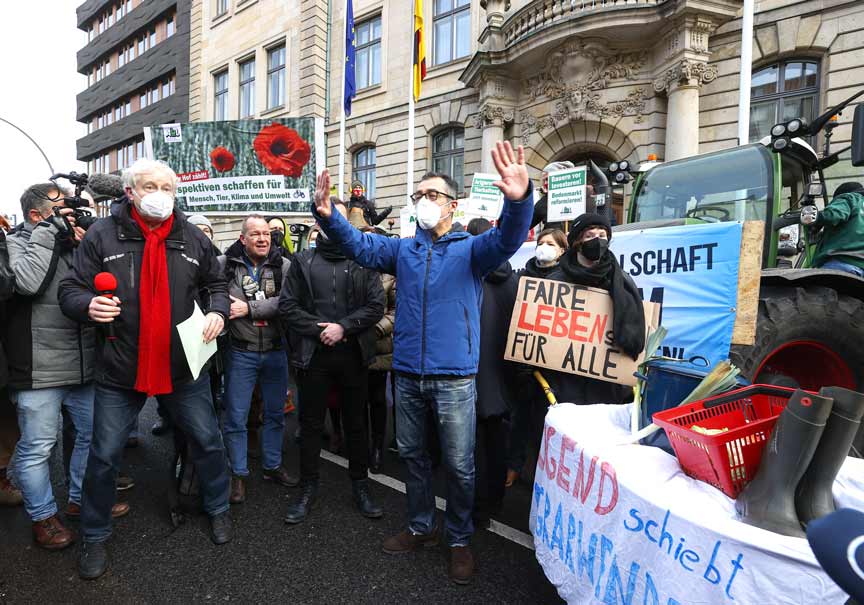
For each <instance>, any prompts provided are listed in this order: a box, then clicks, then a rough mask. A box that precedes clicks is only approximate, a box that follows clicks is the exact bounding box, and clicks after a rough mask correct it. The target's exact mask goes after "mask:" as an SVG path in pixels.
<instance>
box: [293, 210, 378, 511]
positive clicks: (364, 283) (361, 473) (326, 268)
mask: <svg viewBox="0 0 864 605" xmlns="http://www.w3.org/2000/svg"><path fill="white" fill-rule="evenodd" d="M336 207H337V208H338V210H339V212H341V213H342V216H346V215H347V209H346V208H345V205H344V204H343V203H341V202H339V203H338V204H337V205H336ZM384 309H385V304H384V289H383V288H382V286H381V277H380V276H379V275H378V274H377V273H375V272H373V271H369V270H368V269H364V268H362V267H360V266H359V265H357V264H356V263H354V262H353V261H349V260H347V259H346V258H345V256H344V255H343V253H342V251H341V249H340V248H339V246H338V245H337V244H335V243H334V242H331V241H330V240H328V239H327V237H326V236H325V235H324V234H323V233H321V234H319V236H318V245H317V247H316V248H315V249H314V250H304V251H303V252H301V253H299V254H298V255H297V257H296V258H295V259H294V262H292V263H291V267H290V268H289V269H288V275H287V277H286V279H285V283H284V284H283V285H282V294H281V295H280V299H279V311H280V313H281V315H282V318H283V319H284V320H285V327H286V329H287V330H288V337H289V340H290V345H289V346H290V349H291V364H292V365H293V366H294V367H295V368H297V385H298V388H299V397H300V427H301V432H300V435H301V437H300V475H301V482H302V487H303V491H302V493H301V494H300V497H299V498H298V499H297V500H296V501H295V502H293V503H292V504H291V506H289V508H288V514H287V516H286V517H285V521H286V523H291V524H294V523H300V522H302V521H303V520H304V519H306V517H307V516H308V514H309V512H310V511H311V508H312V504H313V503H314V500H315V497H316V495H317V492H318V458H319V455H320V452H321V432H322V430H323V428H324V413H325V411H326V409H327V393H328V392H329V390H330V387H331V385H334V384H336V385H340V386H341V388H342V413H343V416H344V418H345V427H346V432H347V438H348V439H347V440H348V461H349V465H348V474H349V476H350V477H351V481H352V484H353V492H354V501H355V503H356V504H357V508H358V509H359V510H360V512H361V513H362V514H363V515H364V516H366V517H369V518H373V519H374V518H378V517H381V516H382V515H383V514H384V513H383V511H382V510H381V508H380V507H379V506H377V505H376V504H375V503H374V502H373V501H372V499H371V497H370V495H369V483H368V465H369V449H368V444H369V431H368V428H367V426H366V395H367V390H368V389H367V387H368V371H369V370H368V368H369V364H370V363H371V361H372V360H373V359H374V357H375V325H376V324H377V323H378V321H379V320H380V319H381V318H382V317H383V316H384Z"/></svg>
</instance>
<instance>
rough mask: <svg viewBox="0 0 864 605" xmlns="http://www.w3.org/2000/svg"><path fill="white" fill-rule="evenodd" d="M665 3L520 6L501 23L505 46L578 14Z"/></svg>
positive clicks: (583, 0) (544, 0)
mask: <svg viewBox="0 0 864 605" xmlns="http://www.w3.org/2000/svg"><path fill="white" fill-rule="evenodd" d="M667 1H668V0H536V1H535V2H531V3H530V4H528V5H526V6H524V7H522V8H521V9H519V10H518V11H517V12H516V13H514V14H513V15H512V16H511V17H509V18H508V19H507V20H506V21H505V22H504V28H503V29H504V40H505V44H506V45H507V46H510V45H511V44H513V43H515V42H518V41H520V40H522V39H523V38H526V37H528V36H531V35H533V34H535V33H537V32H538V31H541V30H543V29H546V28H547V27H551V26H553V25H556V24H558V23H561V22H562V21H568V20H570V19H573V18H574V17H578V16H579V15H582V14H587V13H592V12H597V11H602V10H604V9H610V8H626V7H634V8H636V7H646V6H657V5H658V4H663V3H664V2H667Z"/></svg>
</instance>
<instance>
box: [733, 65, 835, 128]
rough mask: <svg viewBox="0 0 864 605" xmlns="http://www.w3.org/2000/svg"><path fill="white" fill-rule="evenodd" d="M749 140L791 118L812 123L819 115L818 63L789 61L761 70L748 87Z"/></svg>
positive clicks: (754, 75) (756, 73)
mask: <svg viewBox="0 0 864 605" xmlns="http://www.w3.org/2000/svg"><path fill="white" fill-rule="evenodd" d="M750 101H751V105H750V141H751V142H753V141H758V140H760V139H762V138H763V137H766V136H768V135H769V134H770V133H771V127H772V126H774V125H775V124H779V123H781V122H787V121H789V120H791V119H793V118H804V119H805V120H807V121H808V122H812V121H813V119H814V118H816V116H817V115H818V114H819V64H818V63H816V62H814V61H801V60H800V59H799V60H795V59H791V60H788V61H783V62H781V63H775V64H774V65H769V66H767V67H763V68H762V69H760V70H758V71H756V72H755V73H754V74H753V80H752V83H751V86H750Z"/></svg>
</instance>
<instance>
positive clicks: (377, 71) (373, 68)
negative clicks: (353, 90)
mask: <svg viewBox="0 0 864 605" xmlns="http://www.w3.org/2000/svg"><path fill="white" fill-rule="evenodd" d="M354 43H355V44H356V50H357V54H356V57H355V63H354V70H355V73H356V76H357V89H358V90H360V89H363V88H368V87H369V86H375V85H376V84H381V17H380V16H378V17H375V18H374V19H369V20H368V21H364V22H363V23H360V24H359V25H357V26H356V27H355V32H354Z"/></svg>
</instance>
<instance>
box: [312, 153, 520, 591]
mask: <svg viewBox="0 0 864 605" xmlns="http://www.w3.org/2000/svg"><path fill="white" fill-rule="evenodd" d="M492 158H493V160H494V162H495V167H496V169H497V171H498V174H499V175H500V177H501V179H500V180H499V181H497V182H496V183H495V185H496V186H497V187H498V188H499V189H500V190H501V191H502V193H503V194H504V198H505V201H504V209H503V211H502V212H501V218H500V221H499V224H498V227H497V228H494V229H491V230H489V231H487V232H486V233H483V234H481V235H478V236H476V237H472V236H471V235H469V234H468V233H465V232H458V233H451V232H450V228H451V226H452V222H453V213H454V212H455V210H456V207H457V200H456V193H457V189H458V186H457V184H456V183H455V182H454V181H453V179H452V178H450V177H449V176H447V175H446V174H441V173H428V174H426V175H425V176H424V177H423V179H422V180H421V181H420V185H419V186H418V189H417V192H416V193H415V194H414V195H413V196H412V199H413V200H414V202H415V203H416V204H417V227H418V229H417V234H416V236H415V237H414V238H411V239H401V240H397V239H393V238H389V237H385V236H381V235H375V234H371V233H365V234H364V233H361V232H360V231H358V230H357V229H355V228H354V227H352V226H351V225H350V224H349V223H348V221H347V220H345V218H344V217H343V216H342V215H341V214H340V213H338V212H333V211H332V207H331V204H330V175H329V174H328V173H327V171H326V170H325V171H324V172H323V173H322V174H321V175H320V176H319V177H318V186H317V189H316V192H315V206H314V208H313V214H315V216H316V218H317V220H318V223H319V224H320V225H321V229H322V230H323V231H324V233H325V234H326V235H327V236H328V237H329V238H330V239H331V240H333V241H334V242H338V243H339V244H340V245H341V246H342V250H343V251H344V252H345V254H346V256H348V258H351V259H354V260H355V261H356V262H357V263H358V264H360V265H363V266H365V267H368V268H370V269H374V270H376V271H381V272H383V273H389V274H391V275H395V276H396V280H397V283H398V287H397V289H396V326H395V330H394V339H393V370H394V372H395V373H396V392H397V405H396V416H397V421H396V426H397V434H396V441H397V444H398V446H399V455H400V456H401V458H402V459H403V460H404V461H405V463H406V466H407V471H408V476H407V480H406V487H407V496H408V518H409V524H408V528H407V529H405V530H403V531H402V532H400V533H399V534H397V535H395V536H393V537H391V538H388V539H387V540H385V541H384V551H385V552H387V553H389V554H401V553H405V552H410V551H413V550H415V549H417V548H418V547H420V546H431V545H434V544H437V542H438V529H437V527H436V526H435V495H434V493H433V491H432V468H431V464H430V461H429V455H428V453H427V451H426V443H425V436H426V419H427V418H428V414H427V413H428V410H429V409H430V408H431V409H432V410H434V412H435V414H434V416H435V418H436V421H437V424H438V427H437V428H438V434H439V436H440V439H441V446H442V449H443V452H442V455H443V458H444V461H445V464H446V468H447V512H446V515H445V518H446V525H447V541H448V545H449V546H450V577H451V579H452V580H453V581H454V582H456V583H458V584H467V583H468V582H469V581H470V580H471V576H472V575H473V573H474V558H473V556H472V554H471V551H470V549H469V547H468V542H469V540H470V538H471V535H472V534H473V533H474V525H473V523H472V520H471V511H472V507H473V505H474V430H475V409H474V400H475V398H476V390H475V386H474V376H475V374H477V364H478V362H479V358H480V348H479V347H480V302H481V300H482V296H483V278H484V277H485V276H486V275H487V274H488V273H490V272H491V271H494V270H495V269H496V268H497V267H498V266H499V265H501V264H502V263H503V262H504V261H506V260H507V259H509V258H510V257H511V256H512V255H513V254H514V253H515V252H516V250H518V249H519V247H520V246H521V245H522V242H523V241H524V240H525V236H526V235H527V233H528V229H529V223H530V222H531V215H532V213H533V210H534V203H533V191H532V187H531V183H530V180H529V179H528V171H527V169H526V168H525V153H524V151H523V150H522V147H519V149H518V151H514V149H513V147H512V146H511V145H510V143H509V142H505V143H500V142H499V143H497V144H496V148H495V149H493V150H492ZM502 329H506V327H505V326H502Z"/></svg>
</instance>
